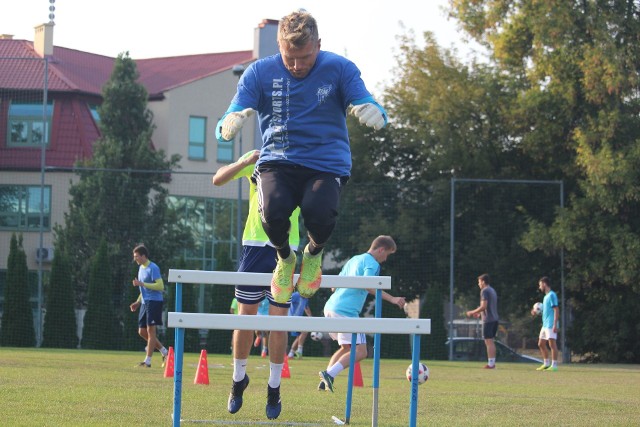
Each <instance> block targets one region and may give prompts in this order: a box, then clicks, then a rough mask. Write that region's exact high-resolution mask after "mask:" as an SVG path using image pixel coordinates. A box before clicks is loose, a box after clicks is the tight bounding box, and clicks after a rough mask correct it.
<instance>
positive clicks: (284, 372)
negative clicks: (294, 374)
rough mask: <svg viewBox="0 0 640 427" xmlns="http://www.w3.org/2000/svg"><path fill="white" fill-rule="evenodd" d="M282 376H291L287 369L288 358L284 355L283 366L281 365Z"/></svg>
mask: <svg viewBox="0 0 640 427" xmlns="http://www.w3.org/2000/svg"><path fill="white" fill-rule="evenodd" d="M282 378H291V371H289V358H288V357H287V355H286V354H285V355H284V366H283V367H282Z"/></svg>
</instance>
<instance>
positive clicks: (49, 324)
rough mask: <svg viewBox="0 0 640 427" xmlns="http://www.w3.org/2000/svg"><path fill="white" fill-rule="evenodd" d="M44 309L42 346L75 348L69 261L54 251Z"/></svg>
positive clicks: (60, 252)
mask: <svg viewBox="0 0 640 427" xmlns="http://www.w3.org/2000/svg"><path fill="white" fill-rule="evenodd" d="M59 249H60V248H59ZM46 307H47V313H46V315H45V321H44V329H43V333H42V335H43V341H42V346H43V347H56V348H76V347H77V346H78V336H77V325H76V314H75V295H74V292H73V283H72V282H71V267H70V265H69V257H68V256H67V254H66V253H65V252H64V251H63V250H57V251H56V252H55V257H54V258H53V264H52V265H51V280H50V285H49V290H48V293H47V303H46Z"/></svg>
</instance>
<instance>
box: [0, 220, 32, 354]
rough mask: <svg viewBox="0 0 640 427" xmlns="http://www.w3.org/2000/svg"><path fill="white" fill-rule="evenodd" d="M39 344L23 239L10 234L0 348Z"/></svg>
mask: <svg viewBox="0 0 640 427" xmlns="http://www.w3.org/2000/svg"><path fill="white" fill-rule="evenodd" d="M35 344H36V335H35V329H34V326H33V312H32V308H31V302H30V301H29V270H28V269H27V256H26V254H25V253H24V249H23V247H22V236H20V238H18V237H17V236H16V235H15V233H14V234H12V235H11V243H10V246H9V258H8V260H7V283H6V286H5V291H4V310H3V312H2V327H1V329H0V345H2V346H4V347H33V346H34V345H35Z"/></svg>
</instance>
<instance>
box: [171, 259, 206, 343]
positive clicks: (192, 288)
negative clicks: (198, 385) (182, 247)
mask: <svg viewBox="0 0 640 427" xmlns="http://www.w3.org/2000/svg"><path fill="white" fill-rule="evenodd" d="M174 268H176V269H178V270H188V269H196V268H197V266H194V265H191V266H190V265H188V263H187V262H186V261H185V259H184V258H180V259H179V260H178V261H177V262H175V267H174ZM198 286H199V285H194V284H191V283H186V284H183V285H182V311H183V312H185V313H197V312H198V298H197V294H198V292H197V290H198ZM207 287H208V288H210V287H212V286H211V285H207ZM166 291H167V293H166V295H167V298H166V300H165V304H164V308H165V310H166V311H167V312H169V311H176V286H175V284H170V285H169V286H167V287H166ZM165 326H166V325H165ZM184 331H185V333H184V351H188V352H199V351H200V350H201V346H200V330H199V329H185V330H184ZM175 336H176V335H175V328H167V333H166V336H165V338H164V341H163V343H164V345H165V347H167V348H168V347H169V346H175ZM210 351H211V350H210ZM211 352H212V353H213V351H211Z"/></svg>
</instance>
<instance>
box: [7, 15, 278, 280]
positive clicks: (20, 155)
mask: <svg viewBox="0 0 640 427" xmlns="http://www.w3.org/2000/svg"><path fill="white" fill-rule="evenodd" d="M53 27H54V24H53V23H48V24H42V25H40V26H38V27H36V34H35V37H34V41H33V42H31V41H27V40H15V39H13V37H11V36H7V35H0V242H3V243H2V244H0V271H1V270H4V269H6V262H7V257H8V250H9V244H8V242H9V240H10V237H11V234H12V233H14V232H20V233H22V234H23V237H24V241H23V245H24V248H25V251H26V252H27V258H28V266H29V268H30V269H32V270H33V269H37V268H38V261H37V258H36V253H38V254H39V255H40V256H41V257H42V258H43V260H44V261H45V262H48V261H50V260H51V256H50V254H47V250H49V248H51V247H52V244H53V236H52V232H51V230H52V227H53V225H55V224H62V223H63V221H64V213H65V211H66V210H67V208H68V202H69V187H70V183H71V182H74V181H75V180H77V175H76V174H75V173H73V170H72V169H73V166H74V165H75V164H76V162H77V161H78V160H82V159H86V158H89V157H90V156H91V155H92V146H93V143H94V142H95V141H96V140H97V139H98V138H99V137H100V128H99V126H98V123H99V114H98V112H97V106H99V105H100V104H101V102H102V87H103V85H104V84H105V83H106V82H107V81H108V79H109V77H110V75H111V72H112V70H113V66H114V62H115V58H112V57H108V56H102V55H97V54H94V53H88V52H82V51H78V50H75V49H72V48H69V47H61V46H55V45H54V43H53ZM276 31H277V21H274V20H265V21H263V22H262V23H260V24H259V25H258V27H257V28H256V29H255V34H254V41H255V43H254V44H255V46H254V47H253V49H252V50H246V51H237V52H224V53H203V54H200V55H188V56H174V57H167V58H150V59H140V60H135V62H136V64H137V68H138V72H139V74H140V78H139V81H140V83H141V84H142V85H144V87H145V88H146V89H147V92H148V94H149V102H148V108H149V110H150V111H151V112H152V113H153V116H154V120H153V121H154V125H155V130H154V133H153V137H152V143H153V145H154V147H155V148H156V149H162V150H164V151H165V153H166V154H167V156H171V155H173V154H179V155H180V156H181V159H182V160H181V163H180V170H181V171H185V172H189V173H192V175H179V174H173V175H172V179H171V182H170V183H169V184H168V186H169V193H170V194H171V195H174V196H175V197H176V199H180V200H182V201H183V202H184V200H188V199H193V200H205V199H227V200H233V199H234V198H235V197H236V196H237V187H236V188H231V187H214V186H213V185H211V175H212V174H213V173H214V172H215V171H216V170H217V169H218V168H219V167H220V166H222V165H223V164H226V163H230V162H232V161H233V160H235V159H236V158H237V157H238V156H239V155H240V154H242V153H241V152H240V151H241V147H238V146H237V144H234V142H231V143H229V144H227V145H224V146H223V145H222V144H218V143H217V141H216V139H215V133H214V131H215V129H214V126H215V124H216V123H217V121H218V120H219V118H220V117H221V116H222V115H223V114H224V112H225V111H226V109H227V107H228V105H229V101H230V100H231V98H232V96H233V94H234V93H235V87H236V84H237V80H238V76H237V75H234V73H233V67H234V66H236V65H244V66H246V65H248V64H249V63H251V62H252V61H254V60H255V59H256V58H259V57H263V56H268V55H272V54H274V53H276V52H277V44H276ZM45 88H46V90H45ZM45 97H46V98H45ZM45 99H46V108H45ZM198 132H200V133H201V134H198ZM257 132H258V129H257V127H256V126H255V123H253V124H248V126H246V127H245V131H244V135H245V136H244V138H245V147H244V150H242V151H246V150H247V149H248V148H250V147H255V146H256V142H258V145H259V134H257ZM194 133H195V134H196V138H192V136H193V135H194ZM43 143H44V150H43V145H42V144H43ZM198 173H200V174H198ZM42 180H44V186H43V187H41V181H42ZM243 185H244V184H243ZM41 188H44V197H43V200H44V224H45V229H46V231H45V232H44V233H43V236H42V237H43V241H44V244H43V245H42V247H43V248H44V249H46V250H45V251H44V252H42V253H41V252H40V251H38V249H39V248H40V234H41V233H40V209H39V206H40V197H41ZM243 194H244V195H246V194H247V189H246V188H245V189H244V190H243ZM186 204H188V203H186ZM228 238H229V239H230V238H231V237H230V236H228ZM5 242H6V244H5ZM203 244H204V243H203ZM212 259H213V258H212V255H211V256H210V255H206V254H205V255H204V256H203V265H205V266H207V262H211V261H212ZM209 267H210V265H209Z"/></svg>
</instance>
